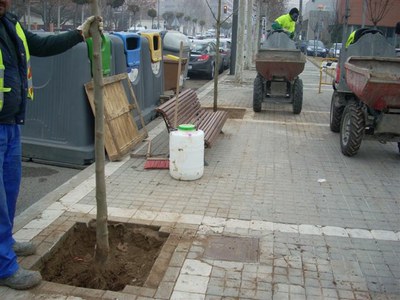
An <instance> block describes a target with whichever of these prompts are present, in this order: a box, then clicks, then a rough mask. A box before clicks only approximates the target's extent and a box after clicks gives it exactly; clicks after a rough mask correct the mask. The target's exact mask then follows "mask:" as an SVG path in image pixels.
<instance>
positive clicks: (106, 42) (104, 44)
mask: <svg viewBox="0 0 400 300" xmlns="http://www.w3.org/2000/svg"><path fill="white" fill-rule="evenodd" d="M86 44H87V49H88V55H89V58H90V61H91V62H92V60H93V39H92V38H88V39H87V40H86ZM101 59H102V60H101V62H102V66H103V76H108V75H111V63H112V61H111V39H110V37H109V36H108V35H106V34H104V35H102V37H101Z"/></svg>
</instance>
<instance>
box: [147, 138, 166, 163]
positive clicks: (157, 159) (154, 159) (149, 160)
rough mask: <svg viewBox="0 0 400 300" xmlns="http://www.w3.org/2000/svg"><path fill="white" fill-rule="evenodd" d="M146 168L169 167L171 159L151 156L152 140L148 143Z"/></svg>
mask: <svg viewBox="0 0 400 300" xmlns="http://www.w3.org/2000/svg"><path fill="white" fill-rule="evenodd" d="M144 168H145V169H169V159H168V158H165V157H151V141H149V143H148V145H147V154H146V162H145V163H144Z"/></svg>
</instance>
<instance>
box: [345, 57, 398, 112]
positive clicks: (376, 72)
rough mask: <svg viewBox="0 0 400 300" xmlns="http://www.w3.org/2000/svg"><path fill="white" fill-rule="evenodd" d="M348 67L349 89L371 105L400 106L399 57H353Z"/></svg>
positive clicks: (380, 108)
mask: <svg viewBox="0 0 400 300" xmlns="http://www.w3.org/2000/svg"><path fill="white" fill-rule="evenodd" d="M345 70H346V83H347V85H348V87H349V89H350V90H351V91H352V92H353V93H354V94H355V95H356V96H357V97H358V98H359V99H360V100H361V101H363V102H364V103H365V104H367V105H368V106H369V107H371V108H374V109H376V110H383V109H385V108H400V57H399V58H397V57H370V56H351V57H349V58H348V59H347V61H346V63H345Z"/></svg>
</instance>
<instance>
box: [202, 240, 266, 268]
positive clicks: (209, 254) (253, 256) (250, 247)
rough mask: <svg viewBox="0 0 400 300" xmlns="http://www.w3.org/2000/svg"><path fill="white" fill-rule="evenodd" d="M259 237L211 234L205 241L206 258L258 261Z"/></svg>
mask: <svg viewBox="0 0 400 300" xmlns="http://www.w3.org/2000/svg"><path fill="white" fill-rule="evenodd" d="M258 254H259V239H258V238H250V237H228V236H210V237H208V238H207V240H206V242H205V251H204V255H203V256H204V258H209V259H214V260H227V261H237V262H248V263H252V262H257V261H258Z"/></svg>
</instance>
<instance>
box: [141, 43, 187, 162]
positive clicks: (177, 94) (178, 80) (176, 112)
mask: <svg viewBox="0 0 400 300" xmlns="http://www.w3.org/2000/svg"><path fill="white" fill-rule="evenodd" d="M182 52H183V42H182V41H181V44H180V47H179V58H178V74H177V79H176V91H175V93H176V95H175V99H176V100H175V116H174V123H175V124H174V127H175V128H177V126H178V125H177V123H178V121H177V119H178V97H179V83H180V76H181V63H182ZM150 154H151V141H149V145H148V148H147V160H146V162H145V163H144V168H145V169H169V159H168V158H163V157H150Z"/></svg>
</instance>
